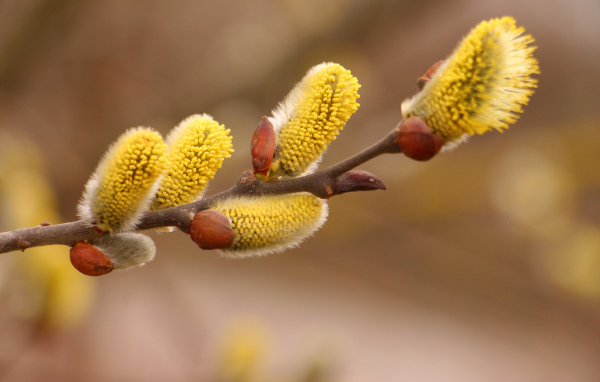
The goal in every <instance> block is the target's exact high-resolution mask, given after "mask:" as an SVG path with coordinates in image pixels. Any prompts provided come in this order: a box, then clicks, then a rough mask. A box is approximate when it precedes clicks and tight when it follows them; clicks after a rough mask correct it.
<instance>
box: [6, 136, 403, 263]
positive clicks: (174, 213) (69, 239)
mask: <svg viewBox="0 0 600 382" xmlns="http://www.w3.org/2000/svg"><path fill="white" fill-rule="evenodd" d="M398 126H400V124H399V125H398ZM398 131H399V127H396V128H395V129H393V130H392V131H391V132H390V133H389V134H387V135H386V136H385V137H384V138H383V139H381V140H380V141H379V142H377V143H375V144H374V145H372V146H370V147H368V148H366V149H364V150H363V151H361V152H359V153H357V154H355V155H353V156H351V157H349V158H347V159H345V160H343V161H341V162H339V163H337V164H335V165H333V166H331V167H328V168H325V169H323V170H320V171H317V172H315V173H312V174H310V175H306V176H300V177H297V178H290V179H284V180H280V181H276V182H269V181H263V180H261V179H259V178H257V177H256V176H255V175H254V174H253V173H252V171H247V172H245V173H244V174H243V175H242V177H241V178H240V179H239V180H238V182H237V183H236V184H235V186H233V187H232V188H230V189H229V190H226V191H223V192H221V193H218V194H215V195H213V196H210V197H207V198H204V199H201V200H198V201H195V202H192V203H189V204H186V205H182V206H178V207H173V208H166V209H163V210H156V211H147V212H145V213H144V215H143V216H142V219H141V220H140V222H139V224H138V225H137V226H136V230H146V229H151V228H160V227H177V228H179V229H180V230H181V231H183V232H185V233H188V231H189V229H190V222H191V221H192V218H193V217H194V215H195V214H196V213H197V212H198V211H202V210H206V209H209V208H211V206H213V205H214V204H215V203H216V202H217V201H219V200H222V199H225V198H228V197H232V196H264V195H281V194H291V193H296V192H309V193H311V194H313V195H315V196H317V197H319V198H322V199H327V198H329V197H331V196H334V195H338V194H340V193H342V192H347V191H365V190H372V189H385V186H383V183H381V182H380V181H379V184H380V185H381V186H378V187H363V188H360V187H359V188H355V189H346V190H343V191H336V187H335V185H336V179H339V178H340V177H341V176H342V175H344V174H346V173H348V171H350V170H352V169H354V168H356V167H357V166H359V165H361V164H363V163H365V162H367V161H369V160H371V159H373V158H375V157H377V156H379V155H382V154H386V153H399V152H401V149H400V148H399V146H398V143H397V142H396V140H397V136H398ZM105 234H106V233H103V232H102V231H101V230H99V229H98V228H97V227H95V226H94V221H93V220H79V221H74V222H70V223H63V224H56V225H49V224H46V223H42V224H41V225H39V226H36V227H32V228H24V229H18V230H14V231H9V232H3V233H0V253H6V252H11V251H17V250H21V251H24V250H25V249H27V248H31V247H39V246H44V245H52V244H62V245H68V246H73V245H74V244H75V243H77V242H80V241H84V240H93V239H95V238H97V237H99V236H100V235H105Z"/></svg>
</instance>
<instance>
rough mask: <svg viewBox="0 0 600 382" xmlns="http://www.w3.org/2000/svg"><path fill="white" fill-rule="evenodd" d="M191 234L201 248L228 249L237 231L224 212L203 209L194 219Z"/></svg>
mask: <svg viewBox="0 0 600 382" xmlns="http://www.w3.org/2000/svg"><path fill="white" fill-rule="evenodd" d="M190 236H191V238H192V240H193V241H194V242H195V243H196V244H198V246H199V247H200V248H201V249H227V248H230V247H231V246H232V245H233V241H234V239H235V231H234V230H233V228H231V223H230V222H229V218H228V217H227V216H225V215H224V214H223V213H222V212H220V211H217V210H203V211H200V212H198V213H197V214H196V215H195V216H194V219H192V223H191V225H190Z"/></svg>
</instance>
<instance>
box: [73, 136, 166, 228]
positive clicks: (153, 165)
mask: <svg viewBox="0 0 600 382" xmlns="http://www.w3.org/2000/svg"><path fill="white" fill-rule="evenodd" d="M166 149H167V145H166V144H165V143H164V142H163V141H162V138H161V136H160V134H158V133H157V132H155V131H153V130H151V129H148V128H136V129H131V130H129V131H127V132H126V133H124V134H123V135H122V136H121V137H120V138H119V139H118V140H117V142H116V143H115V144H114V145H113V146H111V148H110V149H109V150H108V152H107V153H106V154H105V156H104V158H103V159H102V161H101V162H100V164H99V166H98V168H97V169H96V171H95V173H94V175H92V178H91V179H90V181H89V182H88V185H87V186H86V191H85V193H84V198H83V201H82V204H81V206H80V215H82V216H83V217H88V216H89V217H93V218H94V219H95V220H96V225H98V227H100V228H101V229H103V230H107V231H110V232H120V231H126V230H129V229H131V228H133V226H134V225H135V224H136V220H137V219H138V218H139V216H140V215H141V213H142V212H143V211H144V210H145V209H147V207H148V204H149V201H150V197H151V195H153V193H154V190H155V189H156V184H157V181H158V179H159V178H160V176H161V174H162V173H163V172H164V171H165V169H166V166H167V165H166V155H165V153H166Z"/></svg>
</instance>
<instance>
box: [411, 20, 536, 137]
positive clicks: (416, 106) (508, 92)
mask: <svg viewBox="0 0 600 382" xmlns="http://www.w3.org/2000/svg"><path fill="white" fill-rule="evenodd" d="M524 32H525V30H524V29H523V28H522V27H517V26H516V25H515V20H514V19H513V18H512V17H503V18H497V19H492V20H489V21H483V22H481V23H480V24H479V25H478V26H476V27H475V28H474V29H473V30H472V31H471V32H470V33H469V35H467V36H466V37H465V38H464V39H463V41H462V42H461V44H460V45H459V46H458V47H457V48H456V50H455V51H454V52H453V54H452V55H451V56H450V57H449V58H448V59H447V60H446V61H445V62H444V63H443V64H442V65H441V66H440V68H439V69H438V70H437V71H436V72H435V73H434V75H433V76H432V77H431V80H430V81H429V82H428V83H427V84H426V85H425V87H424V88H423V89H422V90H421V91H420V92H419V93H417V95H415V96H414V97H413V98H411V99H408V100H406V101H404V102H403V104H402V115H403V117H404V118H405V119H406V118H408V117H411V116H418V117H421V118H423V119H424V120H425V121H426V122H427V124H428V125H429V127H430V128H431V129H432V130H433V131H434V132H435V133H436V134H438V135H440V136H441V137H442V138H444V139H445V140H446V142H452V141H460V139H461V138H463V137H464V136H468V135H474V134H483V133H484V132H486V131H489V130H491V129H496V130H498V131H502V130H503V129H507V128H508V125H509V124H512V123H515V122H516V120H517V119H518V114H517V113H520V112H522V105H526V104H527V102H528V101H529V97H530V96H531V95H532V94H533V91H534V88H535V87H536V86H537V81H536V79H534V78H532V77H531V75H532V74H536V73H539V67H538V63H537V60H536V59H535V58H534V57H533V55H532V54H533V51H534V50H535V47H533V46H531V44H532V43H533V41H534V40H533V37H531V36H530V35H528V34H524Z"/></svg>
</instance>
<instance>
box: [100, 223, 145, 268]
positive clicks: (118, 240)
mask: <svg viewBox="0 0 600 382" xmlns="http://www.w3.org/2000/svg"><path fill="white" fill-rule="evenodd" d="M92 244H93V245H94V246H96V247H98V249H100V250H101V251H102V252H103V253H104V254H105V255H106V256H107V257H108V258H109V259H110V261H111V262H112V263H113V265H114V266H115V269H116V270H125V269H130V268H133V267H139V266H142V265H144V264H146V263H147V262H149V261H152V259H154V256H155V255H156V245H155V244H154V240H152V239H151V238H150V237H149V236H146V235H144V234H141V233H134V232H125V233H117V234H114V235H103V236H100V237H99V238H97V239H95V240H93V241H92Z"/></svg>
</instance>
